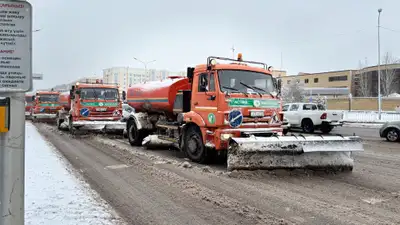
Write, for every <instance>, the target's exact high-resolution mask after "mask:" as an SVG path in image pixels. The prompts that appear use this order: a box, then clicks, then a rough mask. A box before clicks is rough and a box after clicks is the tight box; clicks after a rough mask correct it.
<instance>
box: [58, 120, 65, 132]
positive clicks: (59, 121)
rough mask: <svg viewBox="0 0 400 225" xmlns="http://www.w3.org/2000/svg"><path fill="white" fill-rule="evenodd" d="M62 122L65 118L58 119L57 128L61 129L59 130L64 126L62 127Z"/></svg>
mask: <svg viewBox="0 0 400 225" xmlns="http://www.w3.org/2000/svg"><path fill="white" fill-rule="evenodd" d="M62 123H64V120H63V119H57V128H58V129H59V130H62V128H61V124H62Z"/></svg>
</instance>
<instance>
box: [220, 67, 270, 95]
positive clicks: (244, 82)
mask: <svg viewBox="0 0 400 225" xmlns="http://www.w3.org/2000/svg"><path fill="white" fill-rule="evenodd" d="M218 79H219V85H220V89H221V91H222V92H225V91H226V92H228V93H230V92H242V93H257V92H258V93H262V94H267V93H271V92H273V91H275V87H274V84H273V81H272V76H271V75H269V74H265V73H259V72H253V71H245V70H220V71H218ZM250 87H251V88H250Z"/></svg>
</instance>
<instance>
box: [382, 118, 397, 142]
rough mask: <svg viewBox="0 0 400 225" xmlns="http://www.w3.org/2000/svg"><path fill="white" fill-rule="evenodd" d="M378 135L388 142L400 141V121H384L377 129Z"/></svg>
mask: <svg viewBox="0 0 400 225" xmlns="http://www.w3.org/2000/svg"><path fill="white" fill-rule="evenodd" d="M379 135H380V136H381V137H382V138H386V140H388V141H390V142H396V141H400V121H393V122H387V123H385V124H384V125H383V126H382V127H381V129H380V130H379Z"/></svg>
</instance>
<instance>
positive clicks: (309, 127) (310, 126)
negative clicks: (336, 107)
mask: <svg viewBox="0 0 400 225" xmlns="http://www.w3.org/2000/svg"><path fill="white" fill-rule="evenodd" d="M301 128H302V129H303V132H304V133H314V130H315V127H314V123H313V121H312V120H311V119H303V121H301Z"/></svg>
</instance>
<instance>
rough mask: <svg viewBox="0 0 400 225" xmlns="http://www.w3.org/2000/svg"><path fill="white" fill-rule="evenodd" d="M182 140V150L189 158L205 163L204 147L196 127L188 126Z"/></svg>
mask: <svg viewBox="0 0 400 225" xmlns="http://www.w3.org/2000/svg"><path fill="white" fill-rule="evenodd" d="M184 142H185V143H184V146H185V149H184V152H185V154H186V155H187V157H188V158H189V159H190V160H192V161H193V162H197V163H205V162H206V161H207V154H206V148H205V146H204V143H203V137H202V136H201V131H200V129H199V128H198V127H195V126H191V127H189V128H188V130H187V131H186V134H185V137H184Z"/></svg>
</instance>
